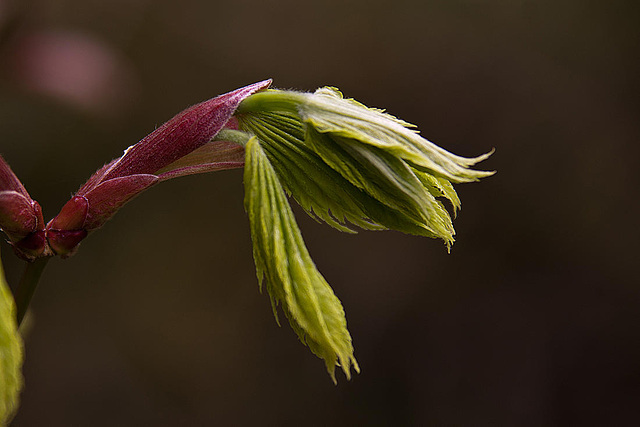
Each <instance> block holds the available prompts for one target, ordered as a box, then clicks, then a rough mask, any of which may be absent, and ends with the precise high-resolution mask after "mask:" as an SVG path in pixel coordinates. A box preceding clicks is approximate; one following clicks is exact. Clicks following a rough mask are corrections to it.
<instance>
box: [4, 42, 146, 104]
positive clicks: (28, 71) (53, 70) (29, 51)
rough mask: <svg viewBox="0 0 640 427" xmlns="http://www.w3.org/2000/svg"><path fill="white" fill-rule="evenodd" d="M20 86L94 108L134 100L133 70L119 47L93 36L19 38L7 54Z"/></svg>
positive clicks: (70, 102)
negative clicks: (119, 52) (119, 51)
mask: <svg viewBox="0 0 640 427" xmlns="http://www.w3.org/2000/svg"><path fill="white" fill-rule="evenodd" d="M9 64H10V68H11V70H12V74H13V76H14V78H15V79H16V81H17V83H19V84H20V85H21V86H23V87H24V88H26V89H28V90H30V91H33V92H36V93H40V94H43V95H47V96H51V97H54V98H57V99H59V100H61V101H64V102H67V103H69V104H73V105H75V106H77V107H80V108H83V109H87V110H90V111H92V112H94V113H98V114H101V113H108V114H112V113H116V114H117V113H118V112H121V111H122V110H123V109H126V107H127V106H128V105H129V104H130V103H131V102H132V100H133V98H134V97H133V96H132V92H133V89H135V86H136V85H135V84H134V79H133V73H132V71H131V69H130V67H129V66H128V64H127V62H126V61H125V60H124V59H123V58H121V57H120V56H119V55H118V54H117V52H115V51H114V50H113V49H112V48H110V47H109V46H107V45H105V44H104V43H102V42H100V41H99V40H96V39H94V38H92V37H89V36H86V35H83V34H78V33H72V32H54V31H48V32H38V33H31V34H28V35H25V36H22V37H21V38H19V39H17V40H16V41H15V42H14V44H13V46H12V49H11V53H10V54H9Z"/></svg>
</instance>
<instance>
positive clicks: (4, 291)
mask: <svg viewBox="0 0 640 427" xmlns="http://www.w3.org/2000/svg"><path fill="white" fill-rule="evenodd" d="M21 368H22V339H21V338H20V335H19V334H18V327H17V324H16V308H15V304H14V301H13V296H12V295H11V291H10V290H9V286H8V285H7V282H6V281H5V278H4V271H3V269H2V263H1V262H0V425H7V424H8V423H9V422H10V421H11V419H12V418H13V415H14V414H15V411H16V409H17V408H18V397H19V394H20V390H21V389H22V373H21Z"/></svg>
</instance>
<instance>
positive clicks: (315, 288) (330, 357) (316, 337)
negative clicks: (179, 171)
mask: <svg viewBox="0 0 640 427" xmlns="http://www.w3.org/2000/svg"><path fill="white" fill-rule="evenodd" d="M244 183H245V209H246V211H247V214H248V215H249V223H250V226H251V238H252V240H253V256H254V260H255V263H256V270H257V275H258V280H259V282H260V285H261V286H262V281H263V278H264V279H266V280H265V282H266V287H267V291H268V292H269V296H270V298H271V302H272V306H273V310H274V314H276V319H277V312H276V307H277V305H278V304H280V305H281V306H282V310H283V311H284V313H285V315H286V316H287V318H288V319H289V323H290V324H291V327H292V328H293V329H294V330H295V331H296V333H297V334H298V336H299V337H300V340H301V341H302V342H303V343H304V344H306V345H308V346H309V348H310V349H311V351H312V352H313V353H314V354H316V355H317V356H318V357H320V358H322V359H324V361H325V364H326V366H327V371H328V372H329V375H330V376H331V378H332V379H333V381H334V382H335V381H336V379H335V366H336V365H338V366H340V367H341V368H342V370H343V371H344V373H345V375H346V376H347V378H350V369H351V366H353V368H354V369H355V370H356V371H357V372H359V368H358V364H357V362H356V360H355V358H354V356H353V346H352V343H351V335H350V334H349V331H348V330H347V322H346V318H345V315H344V310H343V308H342V304H341V303H340V301H339V300H338V298H337V297H336V296H335V294H334V293H333V291H332V289H331V287H330V286H329V284H328V283H327V282H326V280H325V279H324V277H322V275H321V274H320V272H319V271H318V270H317V268H316V266H315V265H314V263H313V261H312V260H311V257H310V256H309V252H308V251H307V248H306V246H305V244H304V241H303V240H302V235H301V234H300V230H299V229H298V225H297V224H296V222H295V219H294V217H293V212H292V211H291V207H290V206H289V203H288V200H287V196H286V193H285V191H284V189H283V188H282V185H281V184H280V181H279V179H278V176H277V175H276V173H275V171H274V168H273V166H272V165H271V163H270V161H269V158H268V157H267V154H266V153H265V150H263V147H262V146H261V142H259V141H258V139H257V138H252V139H251V140H249V142H248V143H247V146H246V158H245V173H244Z"/></svg>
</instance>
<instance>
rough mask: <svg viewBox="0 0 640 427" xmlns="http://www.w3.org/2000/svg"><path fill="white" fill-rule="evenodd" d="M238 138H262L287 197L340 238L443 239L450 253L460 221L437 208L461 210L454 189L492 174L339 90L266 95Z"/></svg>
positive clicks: (247, 103)
mask: <svg viewBox="0 0 640 427" xmlns="http://www.w3.org/2000/svg"><path fill="white" fill-rule="evenodd" d="M237 118H238V124H239V129H241V130H244V131H247V132H249V133H251V134H254V135H256V136H257V137H258V138H259V139H260V141H261V144H262V145H263V146H264V149H265V152H266V154H267V156H268V158H269V161H270V162H271V163H272V164H273V167H274V169H275V171H276V173H277V174H278V176H279V177H280V179H281V180H282V184H283V186H284V188H285V189H286V190H287V191H288V192H289V193H291V195H292V196H293V198H294V199H295V200H296V201H297V202H298V203H300V205H302V207H303V208H304V209H305V210H306V211H307V212H309V213H310V214H311V215H312V216H315V217H317V218H319V219H321V220H323V221H325V222H327V223H328V224H330V225H332V226H333V227H335V228H338V229H340V230H343V231H346V230H349V228H348V227H347V226H346V224H345V223H346V222H351V223H353V224H354V225H357V226H359V227H362V228H364V229H378V230H379V229H392V230H398V231H401V232H404V233H410V234H416V235H420V236H426V237H437V238H441V239H442V240H444V242H445V243H446V244H447V247H450V246H451V244H452V243H453V240H454V238H453V237H454V234H455V231H454V228H453V223H452V220H451V217H450V215H449V213H448V212H447V210H446V208H445V207H444V205H443V204H442V203H441V202H440V201H439V200H438V198H440V197H442V198H444V199H447V200H449V202H451V204H452V205H453V209H454V212H455V211H456V210H457V209H459V208H460V199H459V198H458V196H457V194H456V192H455V190H454V188H453V185H452V183H462V182H470V181H477V180H478V179H480V178H482V177H485V176H489V175H492V174H493V172H485V171H478V170H473V169H471V168H470V166H472V165H474V164H475V163H477V162H479V161H481V160H483V159H485V158H486V157H487V156H488V155H489V154H491V153H488V154H485V155H483V156H479V157H476V158H464V157H460V156H456V155H454V154H451V153H449V152H448V151H446V150H444V149H443V148H440V147H438V146H437V145H435V144H433V143H432V142H430V141H428V140H426V139H424V138H422V137H421V136H420V135H419V134H418V133H417V132H416V131H415V130H414V129H411V128H412V127H413V125H410V124H409V123H406V122H404V121H402V120H399V119H397V118H395V117H393V116H391V115H389V114H386V113H384V112H383V111H381V110H378V109H375V108H368V107H366V106H364V105H362V104H360V103H359V102H357V101H355V100H352V99H345V98H343V97H342V94H341V93H340V92H339V91H338V90H337V89H334V88H321V89H318V90H317V91H316V92H315V93H301V92H294V91H282V90H266V91H262V92H259V93H255V94H253V95H251V96H249V97H247V98H246V99H245V100H244V101H242V103H241V104H240V106H239V107H238V110H237Z"/></svg>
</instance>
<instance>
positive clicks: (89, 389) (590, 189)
mask: <svg viewBox="0 0 640 427" xmlns="http://www.w3.org/2000/svg"><path fill="white" fill-rule="evenodd" d="M639 5H640V3H638V2H637V1H626V2H625V1H608V2H586V1H582V0H564V1H551V0H541V1H525V0H511V1H498V0H493V1H488V0H487V1H477V0H475V1H474V0H468V1H457V0H427V1H424V0H421V1H418V0H411V1H410V0H398V1H394V2H387V1H379V0H357V1H349V0H340V1H338V0H330V1H324V2H300V1H293V0H288V1H265V0H261V1H258V0H253V1H251V0H235V1H228V2H224V3H222V2H215V1H204V0H182V1H180V2H177V1H168V0H155V1H151V0H111V1H102V0H82V1H80V0H56V1H44V0H31V1H28V0H13V1H11V0H0V152H1V153H2V155H3V156H4V157H5V159H6V160H7V161H8V162H9V163H10V164H11V165H12V167H13V169H14V171H15V172H16V173H17V175H18V176H19V177H20V178H21V179H22V180H23V182H24V183H25V185H26V187H27V189H28V190H29V192H30V193H31V195H32V196H33V197H34V198H35V199H37V200H38V201H39V202H40V203H41V205H42V206H43V208H44V211H45V217H46V218H47V219H49V218H51V217H52V216H54V215H55V214H56V213H57V212H58V210H59V209H60V207H61V206H62V205H63V204H64V203H65V202H66V200H68V198H69V196H70V194H71V192H72V191H75V190H76V189H77V188H78V187H79V186H80V185H81V184H82V183H83V182H84V181H85V180H86V179H87V178H88V176H89V175H90V174H91V173H92V172H93V171H94V170H95V169H97V168H98V167H100V166H101V165H102V164H103V163H104V162H106V161H108V160H110V159H112V158H114V157H117V156H119V155H120V154H121V153H122V150H123V149H124V148H126V147H127V146H129V145H131V144H133V143H135V142H136V141H138V140H139V139H141V138H142V137H143V136H145V135H146V134H147V133H149V132H150V131H152V130H153V129H154V128H155V126H157V125H159V124H161V123H162V122H164V121H165V120H167V119H169V118H170V117H171V116H173V115H174V114H175V113H177V112H178V111H180V110H181V109H183V108H185V107H186V106H188V105H190V104H193V103H196V102H199V101H201V100H204V99H207V98H210V97H213V96H215V95H217V94H220V93H224V92H227V91H230V90H232V89H235V88H237V87H240V86H243V85H245V84H249V83H252V82H255V81H258V80H262V79H265V78H269V77H271V78H273V79H274V84H275V85H276V86H277V87H282V88H297V89H303V90H313V89H315V88H316V87H319V86H322V85H334V86H338V87H339V88H341V89H342V90H343V92H344V93H345V94H346V95H347V96H349V97H354V98H356V99H358V100H360V101H362V102H364V103H366V104H368V105H370V106H377V107H383V108H387V109H388V111H389V112H391V113H392V114H394V115H397V116H399V117H401V118H403V119H405V120H407V121H410V122H413V123H416V124H417V125H418V126H419V128H420V129H421V130H422V134H423V135H424V136H425V137H427V138H429V139H431V140H433V141H435V142H436V143H438V144H439V145H441V146H443V147H445V148H447V149H449V150H451V151H453V152H454V153H456V154H460V155H465V156H474V155H478V154H481V153H484V152H486V151H488V150H490V149H491V148H493V147H495V148H496V152H495V154H494V155H493V156H492V157H491V158H490V159H489V160H488V161H486V162H484V163H483V164H482V165H481V166H482V167H483V168H484V169H490V170H493V169H495V170H497V171H498V173H497V175H495V176H494V177H491V178H488V179H486V180H484V181H483V182H481V183H479V184H468V185H462V186H459V187H458V190H459V194H460V196H461V198H462V201H463V209H462V211H461V212H460V214H459V216H458V218H457V220H456V222H455V225H456V229H457V232H458V234H457V243H456V244H455V245H454V247H453V250H452V252H451V254H447V251H446V248H445V247H444V245H443V244H442V243H441V242H438V241H433V240H429V239H423V238H417V237H411V236H405V235H401V234H399V233H396V232H361V233H360V234H358V235H356V236H352V235H346V234H341V233H339V232H337V231H334V230H333V229H331V228H329V227H328V226H326V225H320V224H317V223H315V222H314V221H312V220H310V219H309V218H307V217H306V216H304V215H303V214H302V212H301V211H300V209H298V210H297V211H296V213H297V214H298V215H297V216H298V220H299V223H300V227H301V229H302V231H303V234H304V236H305V239H306V241H307V244H308V247H309V250H310V252H311V254H312V256H313V257H314V260H315V261H316V263H317V265H318V267H319V268H320V270H321V271H322V272H323V274H324V275H325V276H326V278H327V279H328V281H329V282H330V283H331V284H332V286H333V288H334V289H335V291H336V293H337V295H338V296H339V297H340V298H341V300H342V302H343V304H344V306H345V308H346V312H347V318H348V321H349V329H350V331H351V333H352V335H353V339H354V344H355V348H356V357H357V359H358V361H359V363H360V365H361V368H362V373H361V374H359V375H356V376H355V378H353V379H352V380H351V381H346V380H345V379H344V377H339V384H338V385H337V386H334V385H333V384H332V382H331V380H330V379H329V377H328V376H327V374H326V373H325V370H324V366H323V363H322V361H321V360H320V359H317V358H316V357H315V356H313V355H312V354H311V353H310V351H308V349H307V348H305V347H304V346H303V345H301V344H300V342H299V341H298V340H297V338H296V336H295V334H294V333H293V332H292V331H291V329H290V328H289V326H288V325H283V327H282V328H279V327H278V326H277V325H276V322H275V321H274V319H273V315H272V313H271V307H270V304H269V300H268V297H267V296H266V295H265V294H262V295H261V294H260V293H259V292H258V286H257V280H256V278H255V270H254V266H253V260H252V255H251V242H250V237H249V227H248V221H247V219H246V216H245V214H244V211H243V206H242V198H243V187H242V172H241V171H238V170H236V171H226V172H219V173H214V174H209V175H201V176H192V177H187V178H181V179H179V180H175V181H171V182H167V183H164V184H162V185H160V186H158V187H155V188H153V189H152V190H150V191H148V192H146V193H145V194H144V195H142V196H141V197H139V198H138V199H136V200H135V201H133V202H132V203H130V204H129V205H127V206H126V208H124V209H123V210H122V211H121V212H120V213H119V214H118V215H117V216H116V217H115V218H114V219H113V220H111V221H110V222H109V223H108V224H107V225H106V226H105V227H104V228H103V229H102V230H100V231H98V232H96V233H95V234H93V235H91V236H90V238H88V239H87V240H86V241H85V242H84V243H83V244H82V247H81V248H80V251H79V252H78V254H77V255H75V256H74V257H73V258H71V259H69V260H66V261H61V260H58V259H56V260H54V261H52V262H51V263H50V264H49V266H48V267H47V270H46V271H45V275H44V277H43V280H42V282H41V283H40V287H39V289H38V292H37V294H36V296H35V299H34V301H33V304H32V308H33V310H32V313H31V318H30V328H29V332H28V336H27V338H26V363H25V367H24V374H25V378H26V387H25V390H24V392H23V394H22V406H21V409H20V412H19V414H18V416H17V417H16V419H15V422H14V424H13V425H14V426H16V427H18V426H141V425H154V426H174V425H185V426H200V425H203V426H204V425H221V426H222V425H238V426H244V425H269V426H300V425H309V426H328V425H331V426H356V425H372V426H376V425H381V426H387V425H394V426H395V425H411V426H428V425H447V426H449V425H451V426H489V425H490V426H542V425H561V426H564V425H580V426H584V425H602V426H604V425H608V426H609V425H610V426H613V425H615V426H624V425H639V424H640V310H639V309H640V279H639V274H638V271H637V269H638V262H639V261H640V260H639V251H638V241H639V237H640V236H639V234H640V233H639V226H638V214H639V211H640V209H639V204H638V190H637V188H638V184H639V181H640V180H639V179H638V178H639V176H638V170H637V167H638V159H639V156H638V155H639V150H638V142H639V138H640V123H639V121H638V117H639V113H640V111H639V110H640V108H639V107H640V105H639V102H638V100H639V96H638V95H639V91H638V89H639V87H638V85H639V84H640V78H639V76H640V73H639V72H640V67H639V62H638V58H639V53H640V44H639V40H640V37H639V29H638V22H640V6H639ZM2 253H3V261H4V263H5V266H6V269H7V275H8V280H9V281H10V282H11V283H15V281H16V280H17V279H18V277H19V275H20V272H21V269H22V265H21V262H19V261H18V260H17V259H16V258H15V256H14V255H13V254H12V253H11V250H10V248H9V247H8V245H6V244H4V243H3V244H2Z"/></svg>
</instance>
